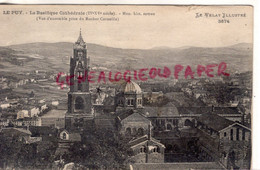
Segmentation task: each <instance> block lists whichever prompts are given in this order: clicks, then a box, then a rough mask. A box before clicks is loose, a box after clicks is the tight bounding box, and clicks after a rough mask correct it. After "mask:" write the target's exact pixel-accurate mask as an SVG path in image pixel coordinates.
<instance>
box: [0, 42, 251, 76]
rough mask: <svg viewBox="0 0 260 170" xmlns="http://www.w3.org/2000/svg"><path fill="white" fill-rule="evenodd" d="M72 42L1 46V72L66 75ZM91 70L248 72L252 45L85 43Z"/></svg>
mask: <svg viewBox="0 0 260 170" xmlns="http://www.w3.org/2000/svg"><path fill="white" fill-rule="evenodd" d="M72 48H73V43H68V42H58V43H41V42H37V43H29V44H20V45H12V46H7V47H0V71H5V72H14V73H16V72H17V71H19V72H28V71H33V70H48V71H54V72H60V71H63V72H66V71H68V70H69V57H70V56H71V55H72ZM87 48H88V56H90V62H91V63H90V65H91V67H94V68H96V67H101V68H102V69H112V70H125V69H131V70H133V69H140V68H145V67H149V68H150V67H164V66H168V67H170V68H173V67H174V65H176V64H183V65H191V66H192V67H194V68H195V66H196V65H198V64H204V65H206V64H212V63H220V62H222V61H224V62H226V63H227V64H228V69H229V72H236V71H238V72H245V71H251V70H252V68H251V67H250V66H252V58H253V57H252V56H253V50H252V44H247V43H240V44H236V45H233V46H228V47H219V48H203V47H183V48H170V47H158V48H156V47H155V48H152V49H145V50H142V49H120V48H112V47H105V46H101V45H97V44H87Z"/></svg>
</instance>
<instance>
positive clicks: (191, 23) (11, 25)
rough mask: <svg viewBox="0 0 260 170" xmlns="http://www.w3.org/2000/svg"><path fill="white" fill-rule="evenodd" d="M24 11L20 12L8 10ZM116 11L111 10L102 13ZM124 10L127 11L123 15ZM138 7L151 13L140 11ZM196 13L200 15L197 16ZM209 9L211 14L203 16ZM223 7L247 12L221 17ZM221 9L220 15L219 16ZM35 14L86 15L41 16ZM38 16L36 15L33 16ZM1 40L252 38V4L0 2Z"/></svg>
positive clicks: (149, 42) (167, 42)
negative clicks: (227, 21) (42, 3)
mask: <svg viewBox="0 0 260 170" xmlns="http://www.w3.org/2000/svg"><path fill="white" fill-rule="evenodd" d="M7 11H10V13H12V11H22V14H18V15H16V14H6V13H7ZM37 11H41V12H45V11H51V12H58V13H60V11H62V12H66V11H70V12H72V11H76V12H85V13H87V12H97V11H98V12H101V13H102V15H89V16H88V15H56V16H50V15H37V14H36V15H30V13H31V12H36V13H37ZM104 12H115V14H116V15H115V16H112V15H103V13H104ZM124 12H127V13H131V15H130V16H129V15H123V13H124ZM134 12H137V13H142V14H143V13H147V12H148V13H154V14H155V15H153V16H144V15H142V16H138V15H133V13H134ZM196 13H200V14H202V17H199V18H196ZM206 13H210V14H212V17H206V16H205V14H206ZM223 13H226V14H228V15H229V14H245V17H229V18H226V19H228V20H229V23H219V20H222V19H223V18H222V16H223ZM217 15H219V17H218V16H217ZM38 17H41V18H44V17H45V19H47V18H48V17H53V18H61V17H66V18H67V19H69V18H70V17H71V18H78V19H79V17H82V18H83V19H84V20H80V21H79V20H78V21H68V20H66V21H60V20H56V21H54V20H51V21H50V20H39V18H38ZM86 17H89V18H92V17H95V18H99V19H100V18H101V17H103V18H113V17H114V18H118V19H119V21H100V20H99V21H90V20H85V18H86ZM37 18H38V21H37ZM0 21H1V26H0V34H1V38H0V46H8V45H13V44H23V43H32V42H75V41H76V39H77V37H78V35H79V30H80V28H81V30H82V36H83V38H84V40H85V41H86V42H87V43H95V44H100V45H105V46H109V47H117V48H135V49H150V48H154V47H165V46H166V47H172V48H178V47H185V46H197V47H222V46H229V45H234V44H237V43H252V40H253V8H252V7H251V6H215V7H212V6H211V7H210V6H193V7H190V6H141V5H140V6H134V5H132V6H129V5H121V6H120V5H114V6H111V5H107V6H104V5H103V6H102V5H98V6H94V5H88V6H87V5H85V6H82V5H63V6H60V5H53V6H50V5H38V6H37V5H27V6H23V5H20V6H19V5H15V6H8V5H2V6H0Z"/></svg>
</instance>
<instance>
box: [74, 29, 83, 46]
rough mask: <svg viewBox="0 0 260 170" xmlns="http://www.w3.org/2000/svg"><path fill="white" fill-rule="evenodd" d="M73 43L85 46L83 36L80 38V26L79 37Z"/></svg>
mask: <svg viewBox="0 0 260 170" xmlns="http://www.w3.org/2000/svg"><path fill="white" fill-rule="evenodd" d="M75 45H77V46H81V47H84V48H85V47H86V43H85V41H84V40H83V38H82V35H81V28H80V31H79V38H78V40H77V41H76V42H75Z"/></svg>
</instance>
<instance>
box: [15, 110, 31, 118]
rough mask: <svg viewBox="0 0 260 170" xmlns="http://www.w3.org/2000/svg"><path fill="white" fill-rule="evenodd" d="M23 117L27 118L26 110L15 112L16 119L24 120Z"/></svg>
mask: <svg viewBox="0 0 260 170" xmlns="http://www.w3.org/2000/svg"><path fill="white" fill-rule="evenodd" d="M25 117H29V114H28V110H20V111H19V112H17V117H16V119H24V118H25Z"/></svg>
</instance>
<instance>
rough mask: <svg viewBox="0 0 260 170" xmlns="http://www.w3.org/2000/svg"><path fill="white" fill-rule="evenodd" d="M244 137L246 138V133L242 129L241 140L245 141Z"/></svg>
mask: <svg viewBox="0 0 260 170" xmlns="http://www.w3.org/2000/svg"><path fill="white" fill-rule="evenodd" d="M245 136H246V131H245V129H243V131H242V140H245Z"/></svg>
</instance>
